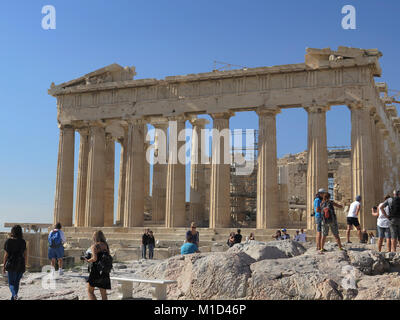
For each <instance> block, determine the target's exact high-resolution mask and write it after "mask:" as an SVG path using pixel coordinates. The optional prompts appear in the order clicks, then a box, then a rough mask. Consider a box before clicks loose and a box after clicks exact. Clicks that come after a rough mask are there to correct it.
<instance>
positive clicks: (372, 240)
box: [368, 232, 375, 244]
mask: <svg viewBox="0 0 400 320" xmlns="http://www.w3.org/2000/svg"><path fill="white" fill-rule="evenodd" d="M368 235H369V243H370V244H375V236H374V234H373V233H372V232H370V233H369V234H368Z"/></svg>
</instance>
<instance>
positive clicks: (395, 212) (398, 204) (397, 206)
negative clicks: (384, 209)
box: [389, 197, 400, 218]
mask: <svg viewBox="0 0 400 320" xmlns="http://www.w3.org/2000/svg"><path fill="white" fill-rule="evenodd" d="M389 214H390V215H389V218H400V197H394V198H392V205H391V208H389Z"/></svg>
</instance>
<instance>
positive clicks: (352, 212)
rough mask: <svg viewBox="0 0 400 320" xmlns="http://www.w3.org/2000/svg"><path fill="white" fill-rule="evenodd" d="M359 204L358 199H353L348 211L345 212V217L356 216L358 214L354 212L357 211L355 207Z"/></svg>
mask: <svg viewBox="0 0 400 320" xmlns="http://www.w3.org/2000/svg"><path fill="white" fill-rule="evenodd" d="M359 206H361V203H360V202H358V201H354V202H353V203H352V204H351V205H350V209H349V213H348V214H347V218H358V216H357V215H356V212H357V208H358V207H359Z"/></svg>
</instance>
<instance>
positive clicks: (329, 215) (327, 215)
mask: <svg viewBox="0 0 400 320" xmlns="http://www.w3.org/2000/svg"><path fill="white" fill-rule="evenodd" d="M334 214H335V213H334V211H333V208H332V204H331V203H330V202H324V203H321V215H322V220H323V221H324V222H325V223H330V222H332V221H333V216H334Z"/></svg>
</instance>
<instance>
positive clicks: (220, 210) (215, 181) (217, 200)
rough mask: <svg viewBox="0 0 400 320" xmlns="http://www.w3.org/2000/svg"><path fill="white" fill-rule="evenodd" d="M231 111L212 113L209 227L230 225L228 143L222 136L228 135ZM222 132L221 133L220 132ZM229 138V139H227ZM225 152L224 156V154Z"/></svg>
mask: <svg viewBox="0 0 400 320" xmlns="http://www.w3.org/2000/svg"><path fill="white" fill-rule="evenodd" d="M231 115H232V114H231V113H214V114H211V117H212V118H213V129H214V130H213V137H212V163H211V181H210V226H209V227H210V228H211V229H215V228H227V227H230V225H231V214H230V162H231V161H230V156H229V158H228V159H226V157H228V154H229V150H230V145H229V144H230V143H229V142H228V141H226V140H225V138H222V136H223V130H224V131H225V133H226V134H227V135H228V132H229V118H230V117H231ZM221 133H222V134H221ZM228 137H229V135H228ZM228 140H229V139H228ZM224 154H225V156H226V157H225V156H224Z"/></svg>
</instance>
